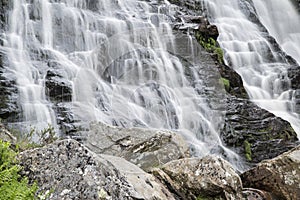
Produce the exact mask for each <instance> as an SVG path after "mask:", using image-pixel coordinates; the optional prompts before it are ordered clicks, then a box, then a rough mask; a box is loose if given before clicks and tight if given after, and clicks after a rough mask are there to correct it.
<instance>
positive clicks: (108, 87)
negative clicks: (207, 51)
mask: <svg viewBox="0 0 300 200" xmlns="http://www.w3.org/2000/svg"><path fill="white" fill-rule="evenodd" d="M156 5H157V3H155V1H153V2H152V1H150V2H144V1H136V0H126V1H125V0H118V1H112V0H98V1H96V0H95V1H84V0H35V1H26V0H14V5H13V10H12V12H11V13H10V20H11V22H10V24H9V31H8V32H7V33H6V37H5V39H6V43H5V47H4V48H5V49H6V50H7V52H8V56H9V58H10V61H11V63H10V69H9V70H12V71H13V72H14V74H15V76H16V79H17V83H18V89H19V93H20V105H21V106H22V110H23V113H24V121H23V123H26V124H27V125H28V124H30V125H33V126H36V127H38V128H43V127H45V124H47V123H51V124H53V125H54V126H56V127H60V128H61V130H62V131H63V132H64V131H65V132H68V130H69V129H70V130H69V132H72V131H73V130H72V127H73V126H76V125H79V127H85V126H86V125H87V124H88V123H89V122H91V121H102V122H105V123H108V124H112V125H118V126H124V127H132V126H140V127H146V128H155V129H170V130H174V131H178V132H179V133H181V134H183V135H184V136H185V137H186V138H187V140H188V142H189V143H190V145H191V147H192V149H193V152H194V155H197V156H203V155H205V154H207V153H213V152H218V153H221V152H223V153H224V154H226V155H227V158H228V159H229V160H232V161H233V162H234V161H236V162H238V159H239V157H238V156H237V155H236V154H235V153H233V152H232V151H230V150H228V149H227V148H225V147H224V146H223V145H222V142H221V140H220V138H219V130H220V128H222V125H223V123H224V116H223V115H224V113H223V110H222V109H221V108H222V105H219V106H218V104H222V102H218V101H219V100H215V102H209V101H208V99H209V98H208V96H207V95H212V96H213V95H216V94H218V95H224V89H222V88H221V84H220V83H219V78H220V77H219V75H218V71H217V69H216V68H215V63H214V61H212V60H211V63H210V64H209V65H211V66H207V65H208V64H207V63H206V64H204V63H203V62H202V61H200V60H199V57H200V54H201V51H202V50H201V48H200V47H199V46H198V44H197V42H195V41H193V39H192V38H191V37H190V36H188V35H183V34H182V35H180V33H177V34H178V35H176V36H175V35H174V34H173V30H172V28H171V26H170V22H172V20H174V17H172V16H173V15H174V13H176V12H177V11H179V8H178V7H177V6H174V5H172V4H170V3H169V2H168V1H165V2H164V3H161V5H160V6H156ZM178 38H180V40H178ZM208 60H209V59H208ZM206 68H207V69H209V70H207V69H206ZM208 77H209V78H208ZM205 79H206V80H207V81H204V80H205ZM208 82H209V83H208ZM214 90H217V91H215V92H213V91H214ZM207 91H208V92H207ZM209 92H210V94H207V93H209ZM214 93H215V94H214ZM219 98H220V97H219ZM215 99H217V98H216V97H215ZM221 99H222V98H221ZM212 104H214V106H215V108H214V106H212ZM73 128H74V127H73Z"/></svg>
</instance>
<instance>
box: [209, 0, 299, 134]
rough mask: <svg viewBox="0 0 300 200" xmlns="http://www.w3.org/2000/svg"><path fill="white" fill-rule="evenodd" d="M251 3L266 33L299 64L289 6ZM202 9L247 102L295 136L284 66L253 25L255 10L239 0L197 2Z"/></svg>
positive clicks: (296, 26) (296, 18)
mask: <svg viewBox="0 0 300 200" xmlns="http://www.w3.org/2000/svg"><path fill="white" fill-rule="evenodd" d="M253 2H254V5H255V8H256V10H257V11H258V12H257V13H258V16H259V19H261V21H262V23H263V24H264V25H265V26H266V27H267V29H268V30H269V32H270V34H271V35H272V36H274V37H275V39H277V40H278V43H279V44H280V45H281V47H282V49H284V50H285V51H286V52H287V53H288V54H290V55H291V56H294V58H295V59H296V60H298V62H299V59H300V56H299V53H300V51H299V38H300V31H299V15H298V14H297V13H296V11H295V9H294V8H293V7H292V4H291V3H290V2H289V1H276V0H274V1H259V0H254V1H253ZM203 4H204V6H205V7H206V8H207V10H208V13H209V15H210V16H211V18H212V20H213V23H214V24H216V25H217V27H218V28H219V32H220V36H219V38H218V41H219V43H220V45H221V47H222V48H223V49H224V51H225V58H226V62H227V64H228V65H230V66H232V67H233V68H234V69H235V70H236V71H237V72H238V73H239V74H240V75H241V76H242V79H243V82H244V86H245V88H246V90H247V92H248V94H249V96H250V98H251V99H252V100H253V101H254V102H255V103H257V104H258V105H259V106H261V107H262V108H265V109H266V110H268V111H270V112H272V113H274V114H275V115H277V116H279V117H281V118H283V119H285V120H287V121H289V122H290V123H291V125H292V126H293V128H294V129H295V131H296V132H297V133H298V137H299V136H300V117H299V113H297V112H295V102H294V101H293V96H294V95H295V91H294V90H291V89H290V80H289V78H288V76H287V70H288V68H289V64H288V63H287V62H286V61H285V59H284V57H283V55H282V54H281V53H280V52H278V50H276V48H274V46H273V44H272V43H270V40H269V37H268V36H269V35H268V32H266V31H264V28H263V27H262V26H260V24H258V23H257V21H256V23H255V22H254V21H253V13H255V9H254V8H253V7H252V6H251V4H250V3H249V2H248V1H241V0H203ZM254 15H255V14H254ZM251 17H252V19H251ZM254 20H255V19H254ZM273 34H274V35H273Z"/></svg>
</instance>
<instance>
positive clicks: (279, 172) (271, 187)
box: [241, 146, 300, 200]
mask: <svg viewBox="0 0 300 200" xmlns="http://www.w3.org/2000/svg"><path fill="white" fill-rule="evenodd" d="M241 177H242V181H243V185H244V187H253V188H257V189H262V190H266V191H268V192H270V193H272V195H273V198H274V199H284V200H295V199H298V198H299V197H300V146H298V147H296V148H294V149H293V150H291V151H289V152H286V153H284V154H282V155H280V156H278V157H276V158H274V159H272V160H267V161H264V162H262V163H260V164H258V165H257V166H256V167H255V168H252V169H250V170H249V171H247V172H245V173H244V174H242V176H241Z"/></svg>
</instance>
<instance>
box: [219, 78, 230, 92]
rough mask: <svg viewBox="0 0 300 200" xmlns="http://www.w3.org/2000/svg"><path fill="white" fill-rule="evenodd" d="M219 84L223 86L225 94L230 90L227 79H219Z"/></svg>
mask: <svg viewBox="0 0 300 200" xmlns="http://www.w3.org/2000/svg"><path fill="white" fill-rule="evenodd" d="M220 83H221V84H223V85H224V88H225V90H226V91H227V92H229V90H230V82H229V80H228V79H226V78H223V77H221V79H220Z"/></svg>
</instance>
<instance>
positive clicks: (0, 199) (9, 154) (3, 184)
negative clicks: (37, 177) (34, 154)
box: [0, 140, 38, 200]
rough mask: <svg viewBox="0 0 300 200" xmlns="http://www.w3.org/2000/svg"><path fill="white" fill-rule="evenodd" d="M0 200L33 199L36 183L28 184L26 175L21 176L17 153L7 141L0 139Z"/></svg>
mask: <svg viewBox="0 0 300 200" xmlns="http://www.w3.org/2000/svg"><path fill="white" fill-rule="evenodd" d="M0 156H1V157H0V200H31V199H35V193H36V191H37V189H38V187H37V185H36V184H35V183H34V184H33V185H29V184H28V179H27V178H26V177H21V176H20V174H19V172H20V170H21V167H20V165H18V162H17V159H16V156H17V153H16V152H15V151H13V150H12V149H10V144H9V143H8V142H3V141H2V140H0Z"/></svg>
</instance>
